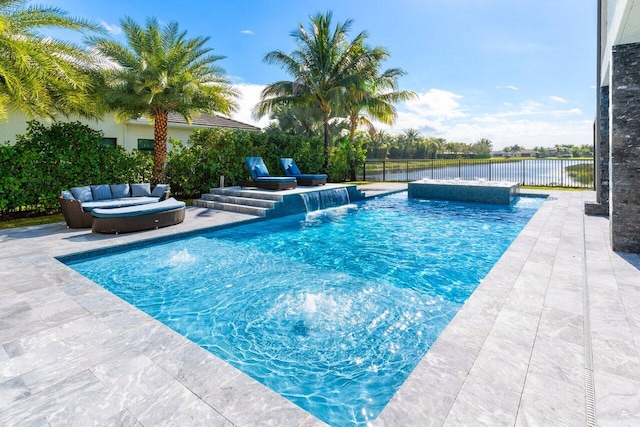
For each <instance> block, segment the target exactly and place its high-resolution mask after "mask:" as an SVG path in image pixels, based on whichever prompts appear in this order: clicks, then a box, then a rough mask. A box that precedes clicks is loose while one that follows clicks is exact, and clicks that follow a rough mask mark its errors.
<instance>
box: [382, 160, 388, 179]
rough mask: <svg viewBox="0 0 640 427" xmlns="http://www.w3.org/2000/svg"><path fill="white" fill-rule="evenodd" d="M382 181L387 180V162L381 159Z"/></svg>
mask: <svg viewBox="0 0 640 427" xmlns="http://www.w3.org/2000/svg"><path fill="white" fill-rule="evenodd" d="M382 182H387V162H386V160H383V161H382Z"/></svg>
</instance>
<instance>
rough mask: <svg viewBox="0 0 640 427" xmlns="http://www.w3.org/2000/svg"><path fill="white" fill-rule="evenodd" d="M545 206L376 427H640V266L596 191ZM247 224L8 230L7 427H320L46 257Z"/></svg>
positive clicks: (221, 221)
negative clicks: (615, 236)
mask: <svg viewBox="0 0 640 427" xmlns="http://www.w3.org/2000/svg"><path fill="white" fill-rule="evenodd" d="M359 188H360V189H362V190H363V191H365V193H366V194H367V196H372V195H378V194H382V193H384V192H387V191H392V190H397V189H398V188H399V187H398V185H394V184H383V183H376V184H371V185H369V186H359ZM549 193H550V194H551V198H550V200H548V201H547V202H545V204H544V205H543V207H542V208H541V209H540V210H539V211H538V212H537V213H536V215H535V216H534V217H533V218H532V219H531V221H530V222H529V224H528V225H527V226H526V227H525V229H524V230H523V231H522V232H521V233H520V235H519V236H518V238H517V239H516V240H515V241H514V242H513V244H512V245H511V246H510V248H509V249H508V251H507V252H506V253H505V254H504V255H503V256H502V258H501V259H500V260H499V261H498V263H497V264H496V266H495V267H494V268H493V269H492V270H491V272H490V273H489V275H488V276H487V277H486V278H485V280H484V281H483V282H482V284H481V285H480V286H479V287H478V289H477V290H476V291H475V293H474V294H473V295H472V296H471V298H470V299H469V300H468V301H467V303H466V304H465V306H464V307H463V308H462V310H461V311H460V312H459V313H458V314H457V315H456V317H455V318H454V319H453V320H452V322H451V323H450V324H449V326H448V327H447V328H446V330H445V331H444V332H443V334H442V335H441V336H440V338H439V339H438V340H437V341H436V343H435V344H434V345H433V346H432V348H431V349H430V351H429V352H428V353H427V354H426V355H425V357H424V358H423V360H422V361H421V363H420V364H419V365H418V366H417V367H416V369H415V370H414V372H413V373H412V374H411V376H410V377H409V379H408V380H407V381H406V382H405V384H404V385H403V386H402V387H401V389H400V390H399V391H398V393H396V395H395V396H394V398H393V399H392V401H391V402H390V403H389V405H387V407H386V408H385V410H384V411H383V412H382V414H381V415H380V417H379V418H378V419H377V420H376V421H375V422H374V423H373V425H374V426H398V425H403V426H410V425H420V426H426V425H438V426H439V425H492V426H495V425H518V426H525V425H595V424H596V422H597V424H598V425H616V426H619V425H640V399H639V398H638V394H637V393H638V390H640V356H639V349H640V255H631V254H622V253H614V252H612V251H611V250H610V244H609V240H608V235H609V234H608V233H609V231H608V220H607V219H606V218H603V217H589V216H585V215H584V213H583V210H584V209H583V205H584V202H585V201H591V200H593V199H594V198H595V196H594V193H593V192H574V191H569V192H563V191H550V192H549ZM253 219H254V217H253V216H249V215H243V214H235V213H230V212H223V211H215V210H207V209H202V208H188V209H187V216H186V219H185V221H184V223H182V224H179V225H177V226H173V227H168V228H163V229H159V230H152V231H146V232H140V233H134V234H124V235H117V236H114V235H95V234H91V232H90V230H70V229H67V228H65V227H64V224H50V225H45V226H39V227H29V228H23V229H14V230H2V231H0V345H1V347H0V425H20V426H24V425H34V426H40V425H42V426H48V425H51V426H55V425H102V424H104V425H114V424H115V425H131V426H134V425H137V426H139V425H145V426H152V425H189V426H196V425H207V426H211V425H220V426H223V425H224V426H228V425H304V426H313V425H322V423H321V422H320V421H318V420H317V419H315V418H314V417H312V416H311V415H309V414H308V413H306V412H305V411H303V410H302V409H300V408H298V407H297V406H295V405H294V404H292V403H291V402H289V401H287V400H285V399H284V398H282V397H280V396H279V395H278V394H276V393H274V392H272V391H270V390H269V389H267V388H266V387H264V386H262V385H261V384H259V383H258V382H256V381H254V380H252V379H251V378H249V377H247V376H245V375H244V374H242V373H241V372H239V371H238V370H236V369H235V368H233V367H231V366H229V365H228V364H226V363H225V362H223V361H221V360H219V359H218V358H216V357H215V356H213V355H211V354H210V353H208V352H206V351H205V350H203V349H201V348H200V347H198V346H197V345H195V344H193V343H191V342H190V341H188V340H187V339H185V338H184V337H182V336H180V335H178V334H177V333H175V332H173V331H172V330H171V329H169V328H167V327H165V326H164V325H162V324H160V323H159V322H157V321H155V320H154V319H153V318H151V317H150V316H148V315H146V314H145V313H142V312H141V311H139V310H137V309H136V308H135V307H133V306H131V305H129V304H127V303H126V302H124V301H122V300H121V299H119V298H118V297H116V296H114V295H113V294H111V293H109V292H107V291H106V290H104V289H103V288H101V287H100V286H98V285H96V284H94V283H93V282H91V281H89V280H88V279H86V278H84V277H82V276H80V275H79V274H77V273H75V272H74V271H73V270H71V269H69V268H67V267H66V266H65V265H63V264H61V263H60V262H58V261H57V260H56V259H54V258H53V257H54V256H60V255H66V254H71V253H76V252H81V251H86V250H91V249H95V248H105V247H108V246H111V245H121V244H125V243H131V242H138V241H141V240H145V239H155V238H158V237H162V236H172V235H176V234H179V233H185V232H192V231H195V230H199V229H204V228H210V227H214V226H217V225H225V224H230V223H241V222H244V221H249V220H253Z"/></svg>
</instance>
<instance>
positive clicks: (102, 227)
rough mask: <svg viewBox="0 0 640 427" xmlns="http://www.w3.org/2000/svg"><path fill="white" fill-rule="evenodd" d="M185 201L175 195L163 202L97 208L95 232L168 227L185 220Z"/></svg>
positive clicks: (94, 218)
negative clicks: (177, 198) (179, 199)
mask: <svg viewBox="0 0 640 427" xmlns="http://www.w3.org/2000/svg"><path fill="white" fill-rule="evenodd" d="M185 206H186V204H185V203H184V202H181V201H178V200H176V199H174V198H173V197H171V198H169V199H167V200H163V201H161V202H156V203H150V204H144V205H137V206H125V207H122V208H112V209H103V208H95V209H93V210H92V211H91V215H92V216H93V224H92V226H91V231H92V232H94V233H109V234H118V233H130V232H132V231H142V230H153V229H156V228H162V227H168V226H170V225H175V224H179V223H181V222H182V221H184V214H185Z"/></svg>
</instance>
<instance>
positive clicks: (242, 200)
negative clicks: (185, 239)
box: [202, 194, 277, 209]
mask: <svg viewBox="0 0 640 427" xmlns="http://www.w3.org/2000/svg"><path fill="white" fill-rule="evenodd" d="M202 198H203V199H204V200H210V201H212V202H221V203H232V204H235V205H244V206H255V207H259V208H268V209H273V208H274V207H275V206H276V203H277V202H275V201H273V200H262V199H249V198H247V197H235V196H222V195H217V194H203V195H202Z"/></svg>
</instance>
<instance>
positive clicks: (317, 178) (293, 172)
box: [280, 158, 327, 187]
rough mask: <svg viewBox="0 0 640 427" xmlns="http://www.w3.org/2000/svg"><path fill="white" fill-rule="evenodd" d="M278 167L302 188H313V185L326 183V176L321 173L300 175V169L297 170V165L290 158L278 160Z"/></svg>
mask: <svg viewBox="0 0 640 427" xmlns="http://www.w3.org/2000/svg"><path fill="white" fill-rule="evenodd" d="M280 166H282V169H283V170H284V173H285V175H287V176H292V177H294V178H295V179H296V181H297V182H298V185H302V186H305V187H306V186H315V185H325V184H326V183H327V175H325V174H323V173H317V174H311V173H302V172H300V169H298V165H296V162H295V161H294V160H293V159H290V158H282V159H280Z"/></svg>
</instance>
